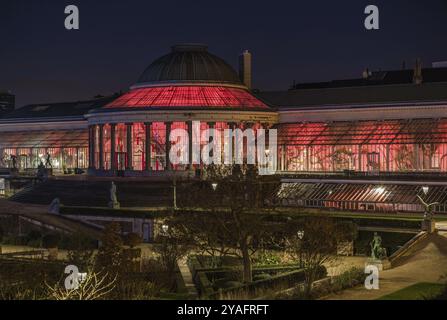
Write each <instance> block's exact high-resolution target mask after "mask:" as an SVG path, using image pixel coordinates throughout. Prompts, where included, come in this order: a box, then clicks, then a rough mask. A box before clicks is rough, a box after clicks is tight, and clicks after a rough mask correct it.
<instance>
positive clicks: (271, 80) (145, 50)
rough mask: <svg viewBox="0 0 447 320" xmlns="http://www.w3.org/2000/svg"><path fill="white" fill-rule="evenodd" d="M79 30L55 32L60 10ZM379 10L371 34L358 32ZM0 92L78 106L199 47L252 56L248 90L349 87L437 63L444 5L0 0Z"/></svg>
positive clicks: (443, 42)
mask: <svg viewBox="0 0 447 320" xmlns="http://www.w3.org/2000/svg"><path fill="white" fill-rule="evenodd" d="M69 4H75V5H78V6H79V10H80V30H79V31H67V30H65V28H64V20H65V14H64V8H65V6H66V5H69ZM368 4H375V5H377V6H378V7H379V8H380V27H381V29H380V30H379V31H366V30H365V29H364V27H363V21H364V18H365V15H364V13H363V11H364V8H365V7H366V5H368ZM0 6H1V7H0V41H1V45H0V90H1V89H6V90H11V91H12V92H13V93H15V94H16V96H17V105H18V106H22V105H24V104H28V103H43V102H53V101H69V100H78V99H88V98H91V97H93V96H94V95H96V94H103V95H105V94H110V93H113V92H116V91H119V90H120V89H123V90H125V89H126V88H127V87H128V86H129V85H131V84H132V83H133V82H134V81H135V80H136V79H137V78H138V76H139V75H140V73H141V72H142V71H143V70H144V68H145V67H146V66H147V65H148V64H150V62H151V61H152V60H154V59H155V58H157V57H158V56H160V55H162V54H165V53H167V52H169V50H170V48H169V47H170V46H171V45H172V44H175V43H181V42H202V43H206V44H208V45H209V49H210V51H211V52H213V53H215V54H217V55H218V56H221V57H222V58H224V59H225V60H227V61H228V62H229V63H230V64H232V65H233V66H236V63H237V56H238V54H239V53H240V52H241V51H242V50H243V49H249V50H250V51H251V52H252V53H253V59H254V61H253V67H254V73H253V76H254V86H255V87H257V88H260V89H264V90H277V89H287V88H288V87H289V86H290V84H291V83H292V81H293V80H296V81H297V82H310V81H324V80H330V79H337V78H347V77H359V76H360V75H361V72H362V70H363V69H364V68H365V67H369V68H371V69H398V68H400V67H401V65H402V61H404V60H406V61H407V65H410V64H411V65H412V64H413V62H414V60H415V59H416V58H417V57H420V58H421V59H422V60H423V62H424V65H425V66H429V65H431V62H432V61H440V60H447V0H424V1H422V0H421V1H414V0H368V1H364V0H337V1H335V0H327V1H321V0H311V1H304V0H294V1H282V0H275V1H268V2H262V1H259V0H258V1H243V0H239V1H213V0H206V1H204V0H182V1H169V0H164V1H150V0H145V1H136V0H125V1H124V0H123V1H116V0H115V1H112V0H107V1H106V0H95V1H92V0H89V1H87V0H83V1H75V0H62V1H61V0H59V1H49V0H39V1H22V0H14V1H9V0H0Z"/></svg>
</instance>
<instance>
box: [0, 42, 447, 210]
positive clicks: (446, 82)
mask: <svg viewBox="0 0 447 320" xmlns="http://www.w3.org/2000/svg"><path fill="white" fill-rule="evenodd" d="M240 61H241V63H242V64H246V65H242V66H241V67H240V70H242V71H243V74H240V75H238V74H237V73H236V72H235V71H234V69H233V68H232V67H231V66H230V65H228V64H227V63H226V62H225V61H224V60H222V59H221V58H219V57H217V56H215V55H213V54H211V53H210V52H208V50H207V47H206V46H204V45H192V44H187V45H178V46H174V47H172V51H171V52H170V53H168V54H166V55H164V56H162V57H160V58H159V59H157V60H155V61H154V62H153V63H151V64H150V65H149V66H148V67H147V68H146V69H145V70H144V72H143V73H142V75H141V76H140V78H139V79H138V81H137V82H136V83H135V84H134V85H133V86H132V87H131V88H130V89H129V91H128V92H125V93H124V94H119V95H115V96H111V97H101V98H97V99H94V100H91V101H79V102H72V103H58V104H37V105H30V106H25V107H23V108H20V109H15V110H13V111H10V112H7V113H5V114H4V115H3V116H2V117H1V118H0V134H1V139H0V154H1V158H0V167H1V168H3V169H5V170H7V169H16V170H19V171H22V172H26V171H30V172H33V170H34V171H35V169H36V168H37V166H39V165H42V164H43V165H45V166H46V167H51V168H52V169H53V171H54V172H55V173H65V174H70V173H75V172H77V171H79V170H76V169H81V171H85V172H87V171H88V173H89V174H90V175H95V176H150V175H153V174H163V172H166V171H182V172H185V171H191V170H194V169H199V168H201V166H202V165H200V164H199V165H197V164H196V165H191V163H192V161H189V164H188V165H173V164H172V163H170V161H169V156H167V155H169V152H170V150H171V148H172V147H173V146H175V145H176V143H178V141H170V139H168V138H167V137H169V136H170V133H171V132H172V131H173V130H176V129H184V130H185V132H187V133H188V138H187V139H186V141H187V143H186V145H185V148H187V150H189V156H191V154H192V152H191V149H192V143H193V142H192V140H193V135H192V125H193V122H199V123H200V133H202V132H203V131H205V130H206V129H215V130H218V131H221V132H223V131H224V130H225V129H242V130H243V129H246V128H251V129H254V130H255V131H256V130H258V129H267V130H268V129H272V128H274V129H277V133H278V143H277V156H278V159H277V163H278V167H277V172H278V174H281V175H282V176H283V178H284V185H283V187H282V190H281V192H280V193H279V196H280V198H281V199H280V201H281V203H282V204H283V205H292V206H306V207H323V208H332V209H343V210H366V211H384V212H385V211H386V212H389V211H392V212H399V211H405V212H413V211H414V212H419V211H422V210H423V208H422V206H421V204H420V202H419V201H418V199H417V195H418V192H419V191H420V188H421V186H430V192H429V195H428V198H429V199H430V200H433V201H436V202H439V205H437V207H436V211H437V212H445V211H446V210H447V204H446V201H447V199H444V197H445V194H446V192H447V189H446V188H447V184H446V183H445V182H444V181H445V179H444V177H447V113H446V110H447V109H446V108H447V68H428V69H422V68H421V66H420V63H417V64H416V67H415V69H413V70H400V71H384V72H374V73H371V72H364V74H363V77H362V78H360V79H352V80H342V81H332V82H327V83H316V84H315V83H314V84H301V85H295V86H294V87H293V88H291V89H290V90H287V91H280V92H255V91H252V90H250V86H251V54H250V53H248V52H244V54H243V55H242V56H241V59H240ZM244 81H245V82H247V83H244ZM200 135H201V134H200ZM198 140H199V141H200V142H199V143H200V148H203V146H204V145H205V144H207V143H209V140H207V139H203V138H202V137H199V138H198ZM190 160H191V159H190Z"/></svg>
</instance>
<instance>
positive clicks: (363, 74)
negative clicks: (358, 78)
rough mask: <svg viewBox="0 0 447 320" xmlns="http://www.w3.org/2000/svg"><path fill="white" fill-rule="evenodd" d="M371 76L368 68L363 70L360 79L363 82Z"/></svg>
mask: <svg viewBox="0 0 447 320" xmlns="http://www.w3.org/2000/svg"><path fill="white" fill-rule="evenodd" d="M370 76H371V72H370V71H369V69H368V68H366V69H365V70H363V72H362V78H363V79H364V80H368V78H369V77H370Z"/></svg>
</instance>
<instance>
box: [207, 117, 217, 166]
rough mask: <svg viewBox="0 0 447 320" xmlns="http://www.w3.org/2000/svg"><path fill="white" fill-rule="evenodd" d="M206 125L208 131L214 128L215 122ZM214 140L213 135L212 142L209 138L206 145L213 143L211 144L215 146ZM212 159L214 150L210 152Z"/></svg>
mask: <svg viewBox="0 0 447 320" xmlns="http://www.w3.org/2000/svg"><path fill="white" fill-rule="evenodd" d="M207 124H208V129H209V130H211V129H214V126H215V125H216V123H215V122H207ZM215 138H216V137H215V135H214V136H213V140H211V138H209V139H208V143H210V142H211V141H213V144H214V145H216V142H215V141H214V139H215ZM212 157H214V148H213V149H212V150H211V152H210V158H212Z"/></svg>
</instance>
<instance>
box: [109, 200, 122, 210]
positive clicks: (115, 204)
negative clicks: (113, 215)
mask: <svg viewBox="0 0 447 320" xmlns="http://www.w3.org/2000/svg"><path fill="white" fill-rule="evenodd" d="M109 208H112V209H119V208H120V203H119V202H109Z"/></svg>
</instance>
